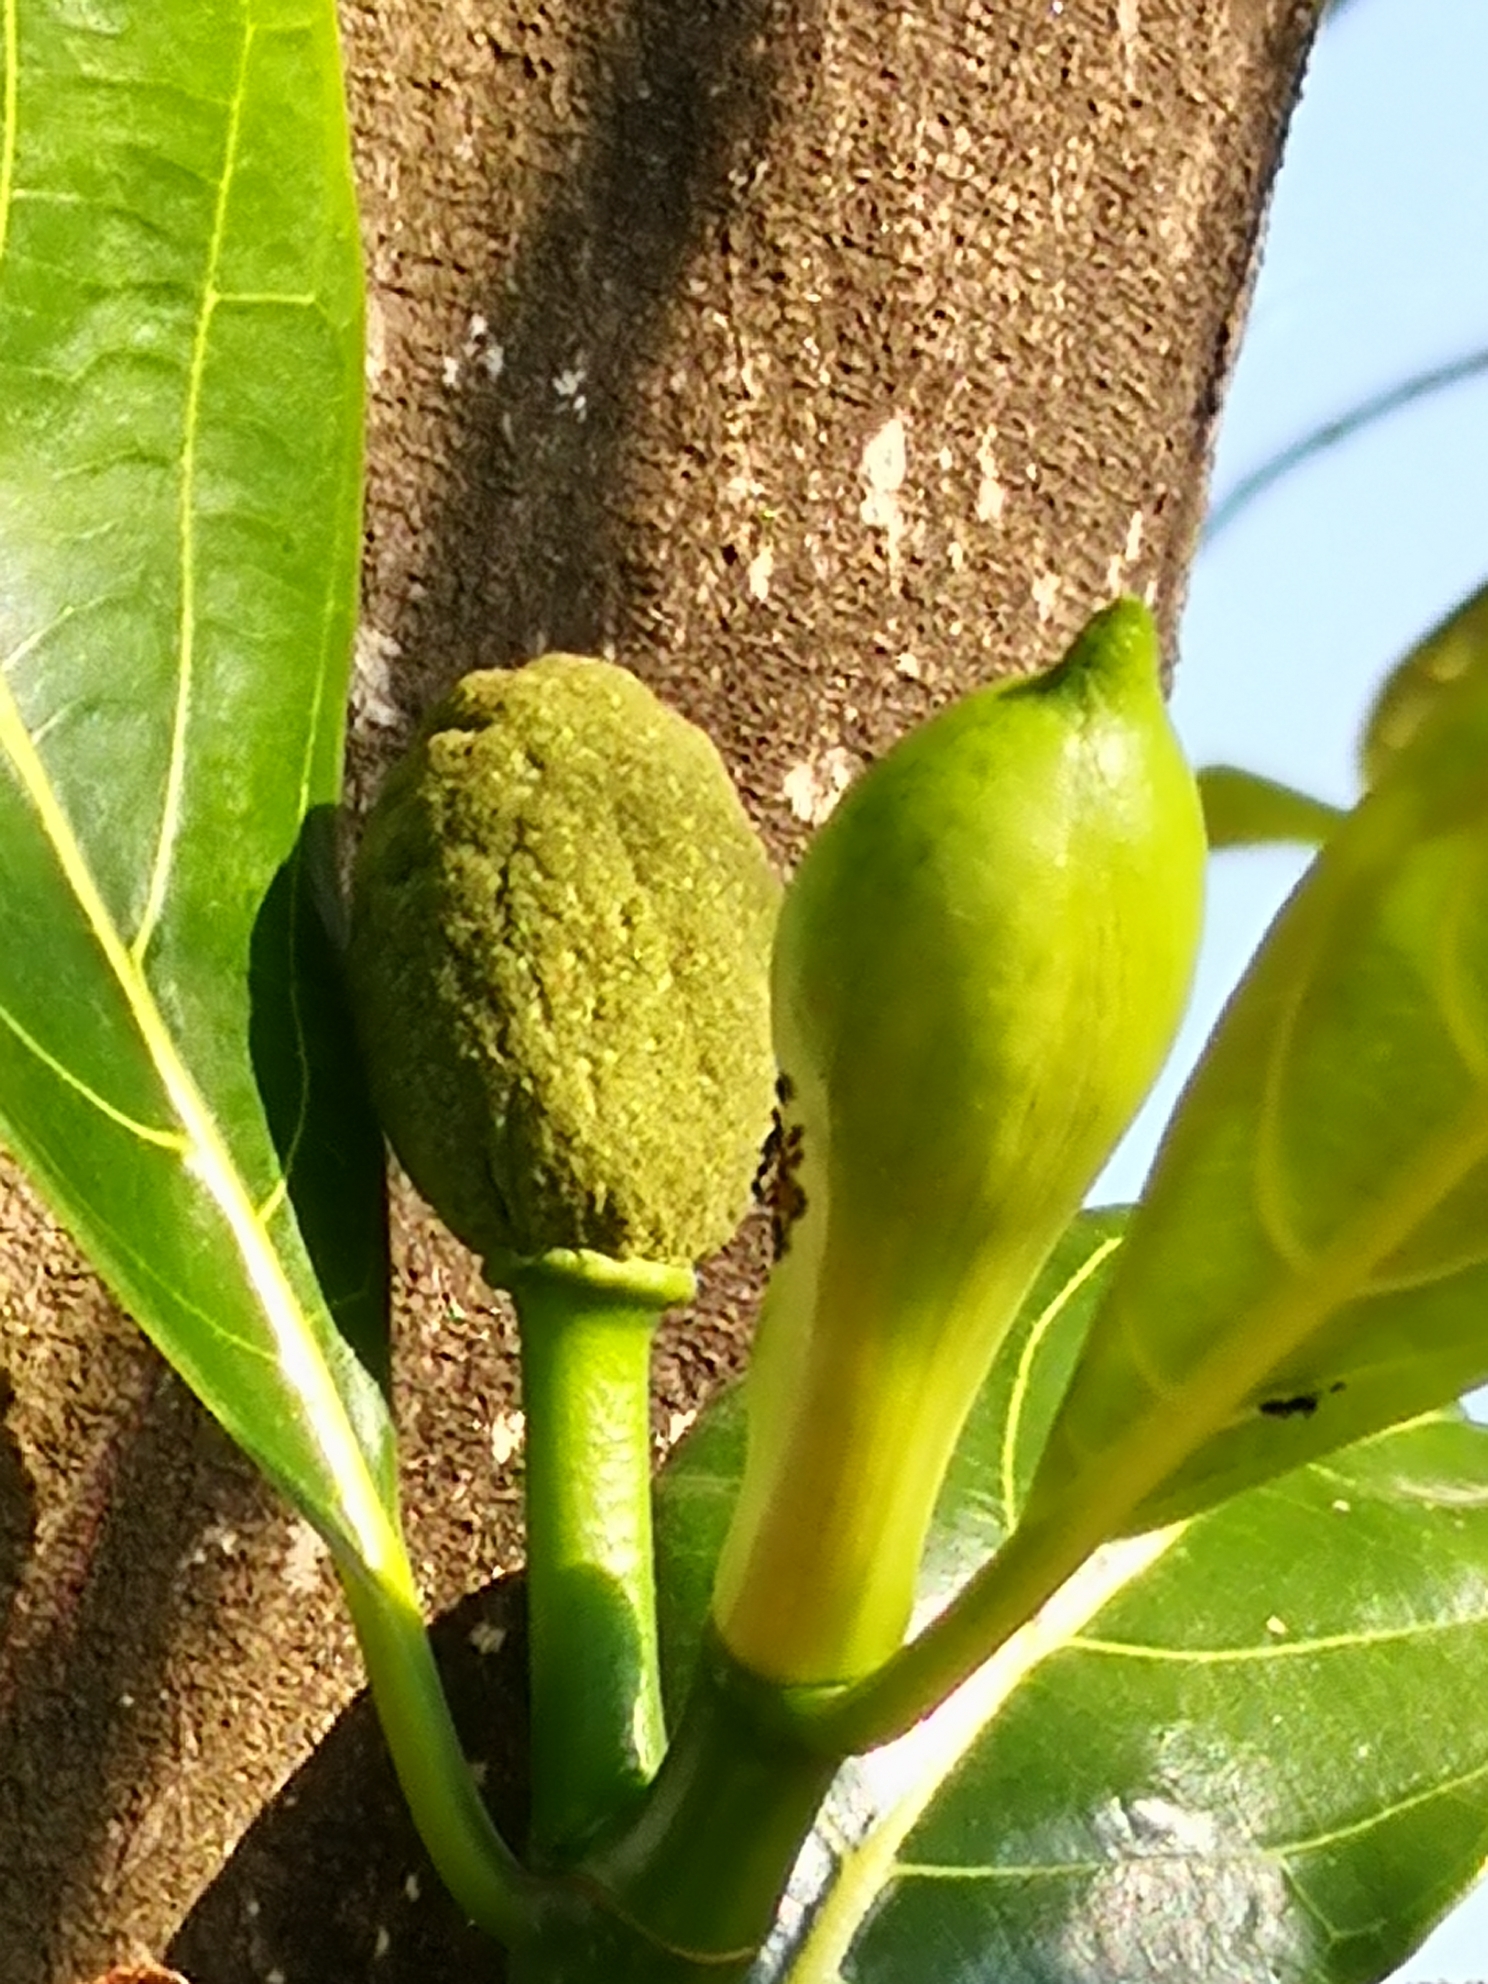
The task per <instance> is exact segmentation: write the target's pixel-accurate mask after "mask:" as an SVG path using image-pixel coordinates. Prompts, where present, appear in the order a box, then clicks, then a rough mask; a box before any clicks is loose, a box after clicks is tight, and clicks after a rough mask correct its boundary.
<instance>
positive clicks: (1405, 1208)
mask: <svg viewBox="0 0 1488 1984" xmlns="http://www.w3.org/2000/svg"><path fill="white" fill-rule="evenodd" d="M1485 881H1488V673H1485V674H1484V675H1482V676H1476V675H1470V676H1468V677H1467V678H1465V679H1464V680H1463V681H1462V682H1461V683H1460V684H1459V686H1458V689H1457V691H1456V692H1455V693H1454V694H1453V695H1452V696H1450V697H1448V698H1446V699H1444V700H1442V701H1441V702H1440V703H1439V705H1438V706H1437V708H1436V710H1435V711H1434V712H1433V715H1432V716H1431V718H1430V719H1429V720H1428V721H1427V722H1426V723H1425V724H1424V725H1423V727H1422V728H1421V730H1420V731H1419V732H1418V733H1417V735H1416V737H1415V739H1414V741H1413V742H1412V744H1411V745H1410V747H1409V748H1408V749H1407V750H1405V751H1404V752H1403V753H1402V754H1401V755H1400V757H1399V759H1398V760H1397V762H1396V764H1395V766H1394V767H1393V769H1392V770H1391V772H1390V773H1389V775H1388V776H1387V777H1386V778H1385V779H1384V780H1383V781H1382V782H1381V784H1380V785H1379V786H1378V787H1377V788H1376V789H1375V791H1374V792H1373V793H1372V794H1371V795H1370V796H1369V797H1368V798H1366V799H1365V800H1364V801H1363V803H1362V804H1361V805H1360V806H1359V807H1358V808H1357V809H1356V810H1355V811H1354V812H1353V813H1352V814H1351V815H1350V817H1349V819H1348V820H1347V822H1346V823H1345V824H1344V825H1343V826H1342V827H1341V828H1340V829H1339V830H1338V832H1337V833H1336V834H1334V835H1333V837H1332V838H1331V839H1330V840H1329V842H1328V844H1327V846H1326V847H1325V848H1324V849H1323V851H1322V853H1321V854H1320V855H1319V856H1318V858H1317V860H1316V861H1315V862H1314V863H1313V865H1312V867H1311V869H1310V870H1309V872H1308V874H1307V875H1306V876H1305V877H1304V879H1303V881H1302V883H1301V884H1300V885H1299V887H1298V889H1297V890H1296V892H1295V893H1294V894H1293V896H1292V898H1291V900H1290V901H1289V902H1288V904H1287V905H1286V907H1285V908H1284V909H1283V910H1282V912H1281V914H1280V916H1279V917H1278V918H1277V920H1276V922H1275V924H1274V925H1273V927H1272V929H1271V932H1270V934H1269V935H1268V937H1267V939H1266V941H1265V943H1264V944H1263V946H1262V948H1261V951H1260V952H1259V954H1258V956H1257V957H1256V959H1255V960H1254V962H1253V963H1252V965H1251V968H1250V970H1249V971H1248V972H1247V974H1246V977H1245V979H1244V980H1243V982H1242V984H1241V986H1240V988H1239V990H1238V991H1237V993H1236V994H1235V996H1234V998H1233V1000H1232V1001H1231V1003H1230V1005H1229V1007H1228V1009H1227V1011H1226V1013H1225V1015H1224V1017H1223V1018H1222V1020H1221V1021H1220V1024H1219V1026H1218V1028H1217V1029H1216V1032H1215V1035H1214V1037H1213V1039H1212V1040H1211V1041H1210V1044H1209V1047H1208V1049H1207V1050H1206V1052H1205V1055H1204V1057H1203V1059H1202V1061H1201V1062H1200V1065H1199V1067H1198V1069H1197V1071H1196V1072H1195V1074H1194V1076H1193V1078H1192V1080H1191V1082H1190V1083H1189V1086H1188V1088H1187V1090H1186V1091H1185V1093H1184V1096H1183V1098H1182V1100H1181V1102H1180V1103H1179V1106H1178V1109H1177V1112H1176V1114H1175V1116H1174V1119H1173V1122H1172V1124H1171V1126H1170V1127H1169V1130H1168V1132H1167V1135H1166V1137H1165V1139H1164V1141H1163V1144H1162V1147H1161V1149H1160V1150H1159V1153H1158V1156H1157V1160H1156V1163H1155V1165H1154V1168H1153V1172H1152V1176H1151V1179H1150V1181H1149V1184H1148V1187H1147V1190H1146V1193H1145V1195H1144V1198H1143V1203H1142V1205H1141V1207H1140V1208H1139V1210H1138V1212H1137V1214H1136V1216H1135V1217H1134V1219H1133V1222H1132V1227H1131V1232H1130V1235H1129V1237H1128V1239H1127V1242H1126V1244H1125V1246H1124V1247H1123V1249H1122V1257H1121V1263H1120V1266H1119V1268H1118V1269H1117V1272H1116V1274H1115V1276H1114V1277H1113V1280H1112V1283H1111V1287H1110V1291H1109V1294H1108V1296H1107V1299H1106V1301H1105V1304H1104V1305H1103V1308H1102V1311H1101V1314H1100V1315H1099V1317H1098V1318H1097V1320H1096V1323H1095V1326H1094V1328H1093V1329H1092V1332H1091V1336H1090V1340H1089V1342H1088V1343H1087V1345H1086V1347H1085V1351H1084V1355H1083V1356H1082V1359H1081V1363H1080V1367H1079V1369H1078V1371H1077V1372H1076V1374H1075V1378H1074V1380H1073V1383H1072V1385H1071V1388H1070V1392H1069V1395H1068V1397H1067V1398H1066V1400H1065V1402H1064V1405H1063V1407H1062V1409H1061V1412H1060V1415H1059V1418H1058V1420H1057V1422H1056V1424H1055V1427H1054V1430H1053V1433H1052V1434H1051V1437H1050V1443H1049V1447H1048V1450H1047V1452H1046V1453H1045V1456H1044V1460H1043V1463H1042V1466H1041V1470H1040V1474H1039V1478H1038V1482H1037V1484H1036V1486H1035V1490H1034V1494H1033V1497H1032V1504H1031V1507H1030V1510H1029V1521H1030V1522H1034V1521H1037V1522H1040V1523H1057V1524H1064V1525H1066V1526H1068V1525H1069V1524H1072V1523H1073V1524H1077V1525H1078V1526H1079V1528H1080V1529H1081V1532H1082V1534H1086V1533H1090V1531H1091V1527H1092V1525H1094V1526H1095V1533H1097V1534H1106V1535H1110V1534H1114V1533H1119V1532H1121V1531H1123V1530H1126V1531H1133V1530H1137V1529H1142V1528H1145V1527H1148V1526H1150V1525H1152V1524H1154V1523H1157V1522H1162V1521H1166V1520H1169V1519H1171V1518H1172V1517H1173V1516H1175V1515H1179V1514H1184V1513H1187V1512H1189V1511H1191V1510H1192V1509H1194V1508H1196V1507H1199V1506H1202V1505H1203V1504H1204V1503H1205V1502H1207V1501H1210V1500H1213V1499H1215V1498H1216V1497H1218V1496H1221V1495H1224V1494H1227V1493H1230V1492H1233V1491H1234V1490H1235V1489H1236V1488H1238V1487H1242V1486H1245V1485H1247V1484H1248V1483H1251V1482H1254V1481H1258V1480H1262V1479H1264V1478H1266V1477H1267V1476H1270V1475H1273V1474H1277V1473H1280V1472H1282V1471H1283V1470H1285V1469H1286V1468H1288V1467H1292V1466H1295V1465H1297V1464H1298V1463H1299V1462H1301V1461H1303V1460H1306V1459H1308V1458H1311V1457H1313V1456H1315V1455H1317V1454H1320V1453H1323V1452H1326V1451H1328V1450H1329V1449H1330V1448H1333V1447H1337V1446H1340V1445H1342V1444H1344V1443H1345V1442H1348V1441H1351V1440H1354V1439H1358V1438H1360V1437H1361V1436H1362V1435H1364V1434H1366V1433H1369V1432H1372V1431H1374V1430H1376V1429H1378V1428H1380V1427H1382V1426H1387V1425H1390V1424H1393V1423H1396V1422H1398V1421H1401V1420H1404V1419H1406V1418H1408V1417H1411V1416H1413V1415H1415V1414H1417V1413H1420V1412H1423V1411H1426V1410H1429V1409H1430V1408H1432V1407H1434V1406H1437V1405H1440V1404H1442V1403H1444V1402H1445V1401H1446V1400H1449V1399H1453V1398H1456V1397H1458V1396H1459V1395H1460V1394H1461V1393H1462V1392H1463V1391H1465V1390H1467V1389H1468V1388H1469V1387H1470V1386H1472V1385H1473V1384H1475V1383H1478V1382H1479V1381H1480V1380H1481V1379H1482V1378H1483V1377H1484V1375H1485V1374H1488V1329H1485V1328H1484V1322H1483V1318H1484V1315H1485V1313H1488V886H1485Z"/></svg>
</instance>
